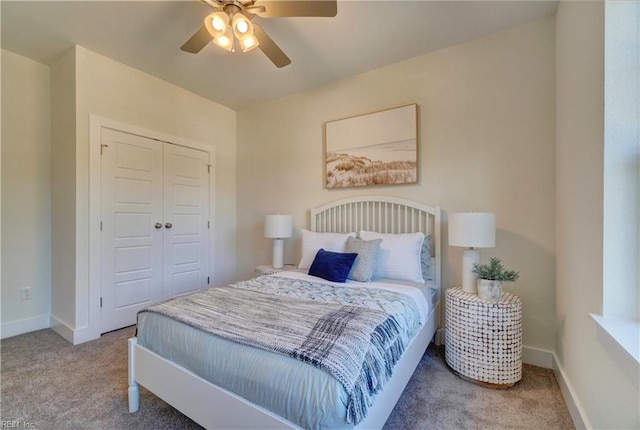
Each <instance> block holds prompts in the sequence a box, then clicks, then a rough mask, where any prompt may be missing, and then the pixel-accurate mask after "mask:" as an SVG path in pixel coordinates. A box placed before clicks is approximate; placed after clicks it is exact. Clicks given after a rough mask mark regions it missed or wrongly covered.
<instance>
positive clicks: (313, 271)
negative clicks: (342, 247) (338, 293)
mask: <svg viewBox="0 0 640 430" xmlns="http://www.w3.org/2000/svg"><path fill="white" fill-rule="evenodd" d="M357 256H358V254H356V253H355V252H349V253H345V252H331V251H325V250H324V249H322V248H320V249H319V250H318V253H317V254H316V258H314V259H313V263H311V267H310V268H309V275H312V276H318V277H320V278H323V279H326V280H327V281H333V282H345V281H346V280H347V275H348V274H349V271H350V270H351V266H353V262H354V261H356V257H357Z"/></svg>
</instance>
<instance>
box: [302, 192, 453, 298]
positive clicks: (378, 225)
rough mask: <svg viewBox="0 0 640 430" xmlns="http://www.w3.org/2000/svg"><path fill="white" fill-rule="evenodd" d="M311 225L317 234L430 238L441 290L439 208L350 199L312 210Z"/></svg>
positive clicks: (407, 202) (376, 198) (385, 198)
mask: <svg viewBox="0 0 640 430" xmlns="http://www.w3.org/2000/svg"><path fill="white" fill-rule="evenodd" d="M309 225H310V229H311V231H317V232H337V233H347V232H351V231H356V232H357V231H358V230H369V231H377V232H379V233H414V232H418V231H419V232H422V233H424V234H430V235H431V238H432V240H431V244H432V248H433V249H432V250H431V251H432V255H433V256H434V257H435V282H436V284H438V287H439V289H441V263H440V256H441V254H440V246H441V245H440V207H438V206H428V205H425V204H422V203H419V202H414V201H412V200H407V199H401V198H397V197H389V196H358V197H348V198H344V199H340V200H336V201H333V202H330V203H327V204H325V205H322V206H320V207H317V208H314V209H311V221H310V224H309ZM439 295H440V294H439ZM439 298H440V297H439Z"/></svg>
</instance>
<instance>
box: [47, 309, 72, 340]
mask: <svg viewBox="0 0 640 430" xmlns="http://www.w3.org/2000/svg"><path fill="white" fill-rule="evenodd" d="M51 329H52V330H53V331H55V332H56V333H58V334H59V335H60V336H62V337H63V338H64V339H66V340H68V341H69V342H71V343H73V329H72V328H71V327H69V325H68V324H67V323H65V322H63V321H61V320H59V319H58V318H56V317H55V316H53V315H51Z"/></svg>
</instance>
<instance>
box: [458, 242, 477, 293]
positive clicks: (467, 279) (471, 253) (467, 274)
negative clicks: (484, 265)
mask: <svg viewBox="0 0 640 430" xmlns="http://www.w3.org/2000/svg"><path fill="white" fill-rule="evenodd" d="M479 262H480V253H479V252H478V251H477V250H475V249H465V250H464V252H463V254H462V291H465V292H467V293H473V294H478V284H477V279H478V276H477V275H476V274H475V273H473V265H474V264H478V263H479Z"/></svg>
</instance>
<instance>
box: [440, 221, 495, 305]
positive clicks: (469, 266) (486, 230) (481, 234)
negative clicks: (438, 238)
mask: <svg viewBox="0 0 640 430" xmlns="http://www.w3.org/2000/svg"><path fill="white" fill-rule="evenodd" d="M449 245H450V246H462V247H465V248H467V249H465V250H464V253H463V254H462V290H463V291H466V292H467V293H477V292H478V287H477V285H476V278H477V276H476V274H475V273H473V265H474V264H477V263H479V262H480V253H479V252H478V250H477V249H474V248H493V247H494V246H496V216H495V214H492V213H483V212H463V213H455V214H451V215H449Z"/></svg>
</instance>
